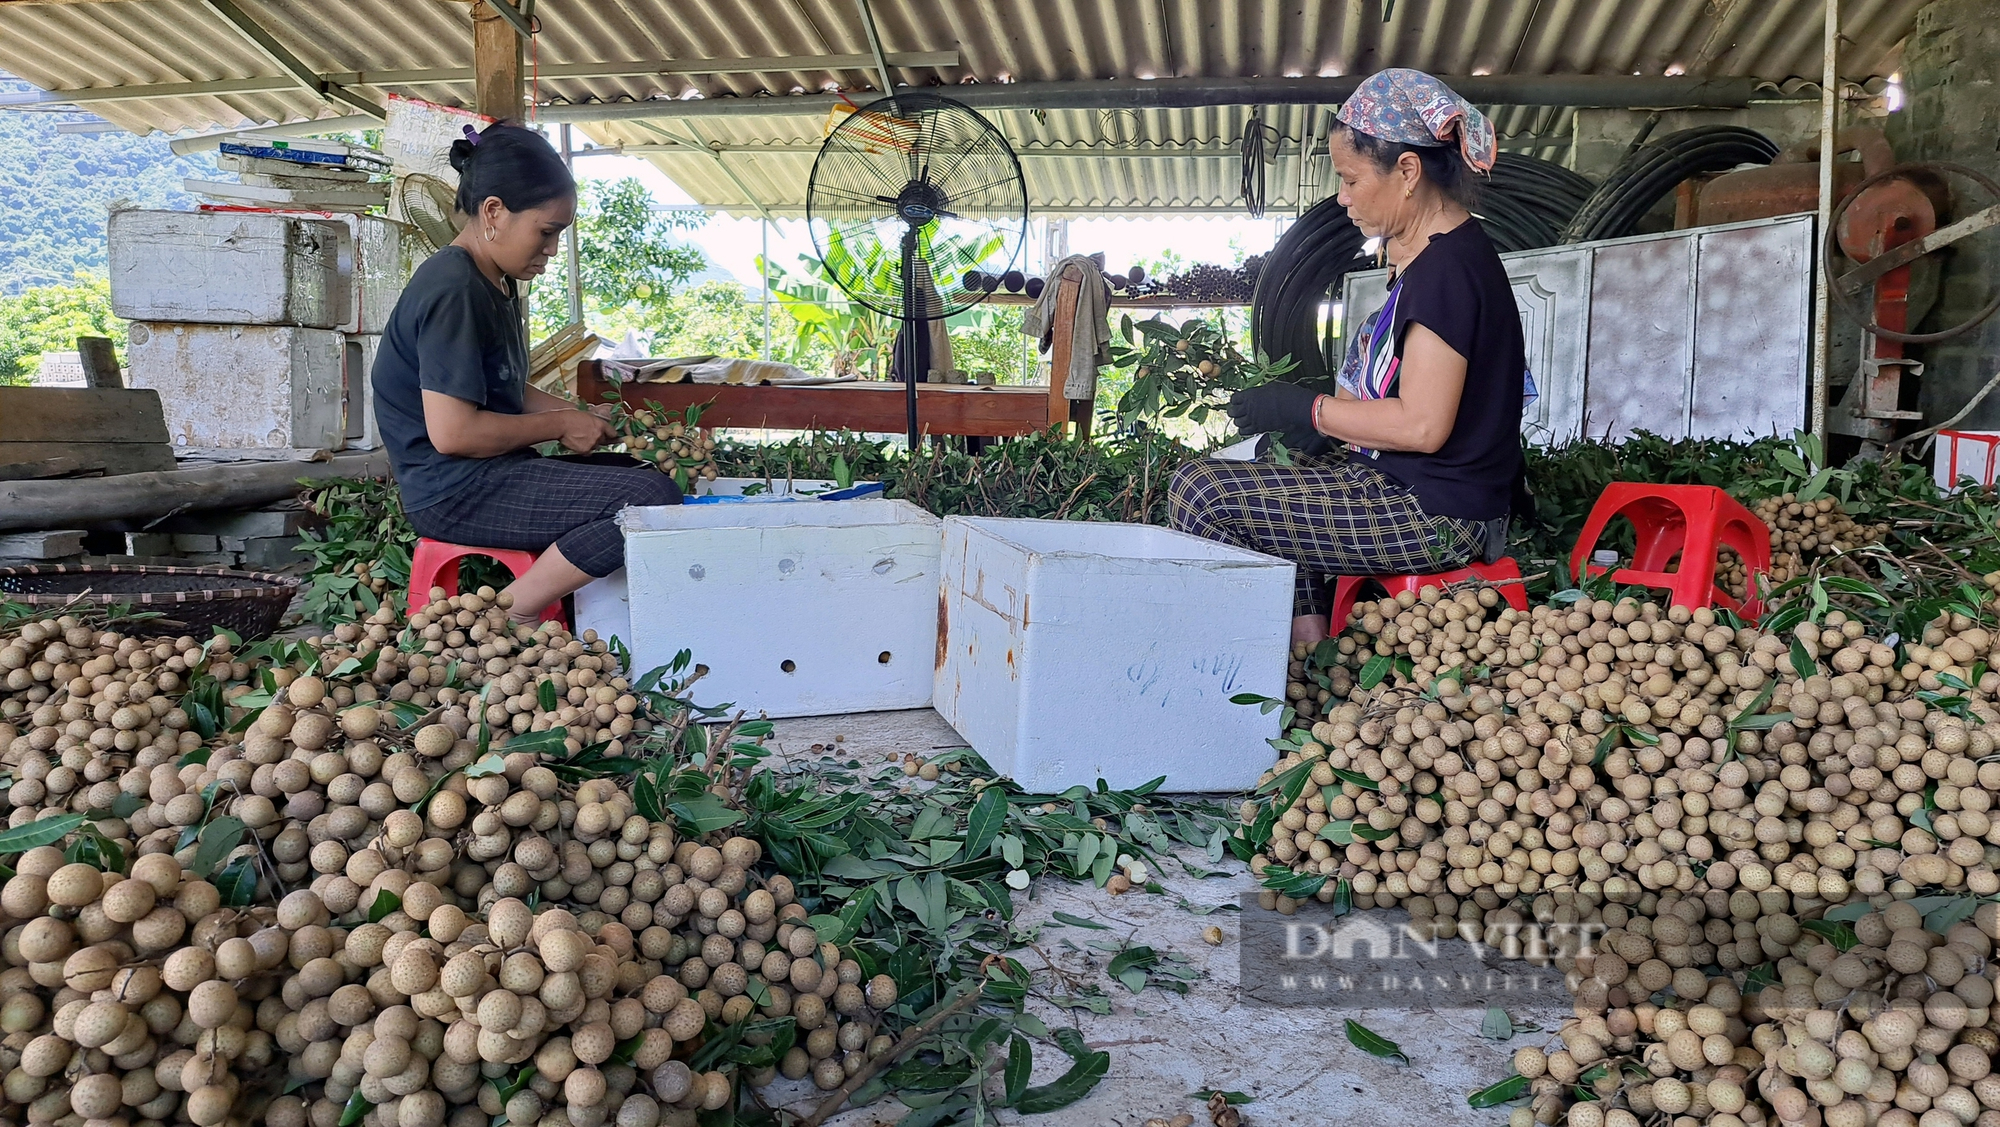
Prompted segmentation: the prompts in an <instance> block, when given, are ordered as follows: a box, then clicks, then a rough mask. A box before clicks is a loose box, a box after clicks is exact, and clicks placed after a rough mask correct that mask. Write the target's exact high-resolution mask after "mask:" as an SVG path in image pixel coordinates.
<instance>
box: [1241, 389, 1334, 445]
mask: <svg viewBox="0 0 2000 1127" xmlns="http://www.w3.org/2000/svg"><path fill="white" fill-rule="evenodd" d="M1319 395H1320V393H1319V392H1316V391H1314V390H1312V389H1311V388H1307V387H1301V386H1299V385H1298V384H1295V383H1267V384H1260V385H1258V386H1257V387H1251V388H1245V389H1243V390H1242V391H1239V392H1237V393H1236V394H1234V395H1232V396H1230V397H1229V417H1230V418H1231V419H1233V420H1234V421H1235V423H1236V430H1237V432H1238V433H1239V434H1246V435H1248V434H1268V433H1270V432H1272V431H1276V432H1278V434H1279V436H1280V437H1281V438H1282V439H1283V441H1284V443H1285V446H1286V447H1287V448H1289V449H1291V450H1294V451H1297V452H1298V453H1301V454H1321V453H1324V452H1326V451H1327V450H1328V449H1330V448H1331V447H1332V445H1333V441H1332V440H1331V439H1329V438H1327V437H1326V436H1325V435H1323V434H1321V433H1319V430H1318V428H1316V427H1314V426H1313V403H1314V402H1315V401H1316V400H1318V399H1319Z"/></svg>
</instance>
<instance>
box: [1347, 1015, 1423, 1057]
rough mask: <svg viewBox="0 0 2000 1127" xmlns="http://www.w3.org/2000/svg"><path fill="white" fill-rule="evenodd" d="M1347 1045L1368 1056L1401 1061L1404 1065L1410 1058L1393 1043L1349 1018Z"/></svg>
mask: <svg viewBox="0 0 2000 1127" xmlns="http://www.w3.org/2000/svg"><path fill="white" fill-rule="evenodd" d="M1347 1043H1348V1044H1350V1045H1353V1046H1354V1047H1355V1048H1357V1049H1360V1050H1361V1051H1362V1052H1364V1053H1367V1054H1369V1055H1370V1056H1377V1057H1381V1058H1382V1059H1384V1060H1394V1061H1401V1062H1402V1063H1404V1064H1408V1063H1410V1058H1409V1057H1408V1056H1407V1055H1405V1054H1404V1052H1403V1050H1402V1048H1401V1047H1400V1046H1398V1045H1397V1044H1396V1043H1395V1042H1394V1041H1391V1040H1389V1039H1388V1038H1386V1037H1383V1036H1382V1035H1381V1034H1379V1033H1376V1032H1374V1031H1373V1030H1370V1029H1369V1028H1368V1027H1367V1026H1365V1025H1363V1024H1361V1023H1360V1022H1358V1021H1356V1020H1354V1019H1353V1018H1351V1017H1350V1018H1348V1019H1347Z"/></svg>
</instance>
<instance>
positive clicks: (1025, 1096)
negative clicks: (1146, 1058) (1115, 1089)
mask: <svg viewBox="0 0 2000 1127" xmlns="http://www.w3.org/2000/svg"><path fill="white" fill-rule="evenodd" d="M1055 1038H1056V1044H1057V1045H1058V1046H1060V1047H1061V1048H1062V1050H1063V1052H1065V1053H1068V1054H1069V1057H1070V1060H1071V1061H1073V1062H1075V1063H1073V1064H1071V1065H1070V1068H1069V1071H1067V1072H1065V1073H1063V1074H1062V1075H1061V1076H1059V1077H1057V1078H1056V1079H1055V1080H1053V1081H1051V1082H1050V1083H1047V1084H1042V1085H1039V1086H1037V1087H1034V1088H1029V1089H1027V1090H1026V1091H1024V1092H1022V1093H1021V1098H1020V1099H1018V1100H1016V1101H1015V1102H1014V1110H1016V1111H1018V1112H1020V1113H1021V1114H1023V1115H1042V1114H1046V1113H1048V1112H1051V1111H1056V1110H1059V1109H1061V1108H1065V1107H1068V1106H1069V1105H1071V1104H1073V1103H1075V1102H1076V1101H1078V1100H1080V1099H1082V1098H1083V1097H1085V1096H1087V1095H1089V1094H1090V1090H1091V1089H1092V1088H1095V1087H1097V1082H1098V1081H1099V1080H1102V1079H1104V1074H1105V1073H1107V1072H1109V1071H1111V1054H1110V1053H1105V1052H1092V1051H1090V1049H1089V1047H1088V1046H1086V1045H1085V1044H1084V1043H1083V1035H1082V1034H1080V1033H1078V1032H1077V1031H1076V1030H1074V1029H1058V1030H1056V1031H1055Z"/></svg>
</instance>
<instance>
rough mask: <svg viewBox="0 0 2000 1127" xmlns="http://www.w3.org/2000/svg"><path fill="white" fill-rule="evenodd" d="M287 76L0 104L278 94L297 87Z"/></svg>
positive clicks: (70, 93)
mask: <svg viewBox="0 0 2000 1127" xmlns="http://www.w3.org/2000/svg"><path fill="white" fill-rule="evenodd" d="M298 87H299V82H298V80H297V79H295V78H290V77H277V76H272V77H265V78H225V79H219V80H216V81H213V82H155V83H149V84H147V85H144V86H94V87H85V88H83V89H81V90H49V91H37V92H36V93H33V94H27V95H14V94H8V95H5V96H0V105H14V106H20V105H56V104H60V105H83V104H85V103H88V102H140V101H147V100H149V99H153V98H199V97H205V96H208V95H227V94H278V93H283V92H285V91H287V90H296V89H298Z"/></svg>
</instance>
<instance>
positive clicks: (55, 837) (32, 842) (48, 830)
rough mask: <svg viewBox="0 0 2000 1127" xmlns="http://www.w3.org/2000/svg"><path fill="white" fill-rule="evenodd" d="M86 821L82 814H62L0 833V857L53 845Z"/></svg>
mask: <svg viewBox="0 0 2000 1127" xmlns="http://www.w3.org/2000/svg"><path fill="white" fill-rule="evenodd" d="M24 793H25V792H24ZM87 820H88V819H87V818H86V817H85V816H84V815H82V814H63V815H60V816H58V817H55V818H43V819H41V820H40V821H35V822H29V823H28V824H27V825H25V826H15V827H14V828H13V829H11V830H7V831H5V832H0V857H7V856H11V855H13V854H16V853H26V852H27V851H28V850H30V849H39V848H41V847H42V846H44V845H54V844H55V843H56V842H58V841H61V840H62V839H63V838H65V837H68V836H69V834H70V831H72V830H74V829H76V828H77V827H78V826H81V825H83V823H84V822H85V821H87Z"/></svg>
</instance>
